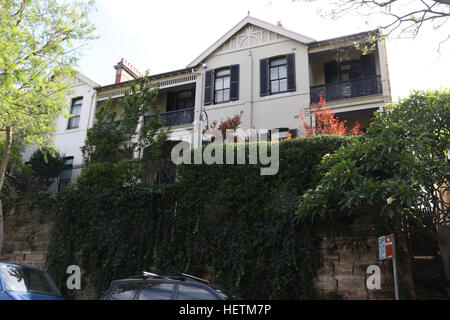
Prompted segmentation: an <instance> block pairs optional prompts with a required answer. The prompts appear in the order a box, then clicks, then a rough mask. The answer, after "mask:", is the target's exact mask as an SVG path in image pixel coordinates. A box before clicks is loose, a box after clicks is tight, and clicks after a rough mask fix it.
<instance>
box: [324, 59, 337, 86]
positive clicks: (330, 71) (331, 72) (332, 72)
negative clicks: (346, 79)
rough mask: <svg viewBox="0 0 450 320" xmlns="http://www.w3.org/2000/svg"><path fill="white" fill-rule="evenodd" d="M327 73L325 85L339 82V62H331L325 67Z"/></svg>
mask: <svg viewBox="0 0 450 320" xmlns="http://www.w3.org/2000/svg"><path fill="white" fill-rule="evenodd" d="M323 67H324V73H325V83H333V82H338V80H339V64H338V63H337V61H330V62H327V63H325V64H324V65H323Z"/></svg>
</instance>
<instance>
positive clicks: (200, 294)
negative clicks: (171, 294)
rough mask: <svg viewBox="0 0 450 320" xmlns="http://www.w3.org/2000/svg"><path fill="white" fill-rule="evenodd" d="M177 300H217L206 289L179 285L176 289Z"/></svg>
mask: <svg viewBox="0 0 450 320" xmlns="http://www.w3.org/2000/svg"><path fill="white" fill-rule="evenodd" d="M178 300H217V298H216V297H215V296H214V295H213V294H212V293H211V292H209V291H208V290H206V289H203V288H200V287H194V286H185V285H180V286H179V288H178Z"/></svg>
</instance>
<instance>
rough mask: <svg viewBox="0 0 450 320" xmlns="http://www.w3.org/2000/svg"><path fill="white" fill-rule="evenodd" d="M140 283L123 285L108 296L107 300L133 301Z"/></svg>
mask: <svg viewBox="0 0 450 320" xmlns="http://www.w3.org/2000/svg"><path fill="white" fill-rule="evenodd" d="M141 285H142V283H140V282H133V283H124V284H122V285H120V286H119V287H118V288H117V289H116V290H114V292H113V293H112V294H111V295H110V296H109V298H108V300H133V299H134V297H135V295H136V293H137V291H138V290H139V288H140V287H141Z"/></svg>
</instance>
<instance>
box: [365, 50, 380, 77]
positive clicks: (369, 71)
mask: <svg viewBox="0 0 450 320" xmlns="http://www.w3.org/2000/svg"><path fill="white" fill-rule="evenodd" d="M361 71H362V76H363V78H367V77H373V76H375V75H376V73H377V71H376V68H375V55H373V54H369V55H363V56H361Z"/></svg>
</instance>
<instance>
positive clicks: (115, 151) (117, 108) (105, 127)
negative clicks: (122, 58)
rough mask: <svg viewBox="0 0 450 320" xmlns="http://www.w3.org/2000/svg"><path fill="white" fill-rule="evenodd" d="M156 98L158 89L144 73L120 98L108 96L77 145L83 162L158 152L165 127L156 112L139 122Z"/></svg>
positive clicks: (111, 159) (119, 158) (166, 130)
mask: <svg viewBox="0 0 450 320" xmlns="http://www.w3.org/2000/svg"><path fill="white" fill-rule="evenodd" d="M157 97H158V89H157V88H155V87H153V86H152V85H151V84H150V80H149V78H148V77H147V76H145V77H142V78H140V79H139V80H137V81H136V82H132V83H131V85H130V88H129V89H127V91H126V92H125V95H124V97H122V98H120V99H115V100H112V99H109V100H108V101H107V102H106V103H104V104H102V105H101V106H100V107H99V109H98V110H97V113H96V120H97V122H96V123H95V125H94V127H93V128H90V129H88V132H87V137H86V142H85V145H84V146H83V147H82V148H81V150H82V152H83V158H84V162H85V163H86V164H91V163H102V162H115V161H119V160H123V159H132V158H133V155H134V153H138V154H142V153H143V151H144V150H145V151H146V154H151V155H158V154H159V153H160V151H161V149H162V146H163V144H164V142H165V141H166V140H167V136H168V132H169V129H167V128H163V125H164V123H163V121H162V119H161V117H160V115H159V109H158V112H157V114H156V115H154V116H152V117H149V118H148V119H147V121H145V122H144V123H140V121H141V120H142V119H143V117H144V115H145V114H147V113H148V112H149V111H150V108H151V107H152V104H153V103H154V102H155V100H156V98H157Z"/></svg>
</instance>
